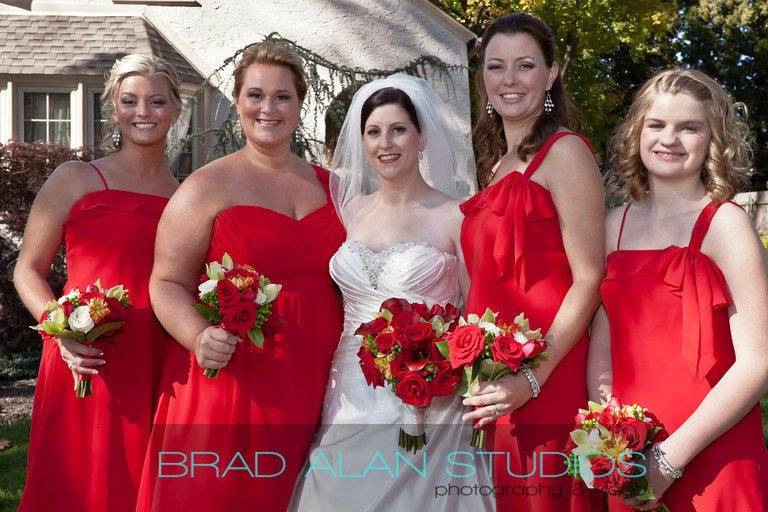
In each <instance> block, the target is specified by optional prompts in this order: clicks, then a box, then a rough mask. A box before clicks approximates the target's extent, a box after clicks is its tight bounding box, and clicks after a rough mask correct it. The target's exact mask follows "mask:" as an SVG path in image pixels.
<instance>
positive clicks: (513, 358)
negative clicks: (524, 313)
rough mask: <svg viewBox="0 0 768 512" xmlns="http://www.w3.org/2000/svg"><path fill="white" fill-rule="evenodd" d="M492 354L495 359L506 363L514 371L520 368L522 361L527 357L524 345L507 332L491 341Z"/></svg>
mask: <svg viewBox="0 0 768 512" xmlns="http://www.w3.org/2000/svg"><path fill="white" fill-rule="evenodd" d="M491 355H493V360H494V361H496V362H499V363H504V364H505V365H507V366H508V367H509V368H510V369H511V370H512V371H517V370H519V369H520V363H522V362H523V359H524V358H525V355H524V354H523V347H521V346H520V344H519V343H518V342H516V341H515V338H513V337H512V336H507V335H506V334H502V335H501V336H498V337H497V338H496V339H495V340H494V341H493V343H491Z"/></svg>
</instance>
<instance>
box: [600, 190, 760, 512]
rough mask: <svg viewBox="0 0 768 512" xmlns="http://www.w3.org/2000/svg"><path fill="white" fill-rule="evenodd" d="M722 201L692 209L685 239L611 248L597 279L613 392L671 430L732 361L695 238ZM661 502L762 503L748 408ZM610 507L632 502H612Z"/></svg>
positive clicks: (723, 314)
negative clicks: (684, 243)
mask: <svg viewBox="0 0 768 512" xmlns="http://www.w3.org/2000/svg"><path fill="white" fill-rule="evenodd" d="M721 204H722V203H721V202H712V203H710V204H708V205H707V206H706V207H705V208H704V209H703V210H702V212H701V213H700V214H699V217H698V219H697V220H696V224H695V225H694V228H693V233H692V234H691V240H690V243H689V245H688V247H677V246H674V245H673V246H669V247H667V248H666V249H648V250H622V249H621V248H620V244H621V232H622V231H623V227H624V220H626V218H627V211H628V210H629V206H627V208H626V209H625V210H624V219H622V228H621V230H620V232H619V238H618V242H617V250H616V251H614V252H612V253H611V254H609V255H608V259H607V275H606V278H605V280H604V281H603V284H602V286H601V288H600V293H601V295H602V298H603V306H604V308H605V311H606V313H607V315H608V320H609V323H610V332H611V361H612V368H613V391H614V393H615V394H616V396H618V397H619V398H620V399H621V400H622V401H623V402H627V403H638V404H640V405H642V406H643V407H647V408H648V410H649V411H651V412H652V413H654V414H655V415H656V416H657V417H658V418H659V420H660V421H661V422H662V423H663V424H664V426H665V427H666V429H667V431H668V432H670V433H671V432H674V431H675V430H676V429H677V428H678V427H680V425H681V424H682V423H683V422H684V421H685V420H686V419H688V417H689V416H690V415H691V414H692V413H693V411H694V410H695V409H696V408H697V407H698V406H699V404H700V403H701V401H702V400H703V399H704V397H705V396H706V395H707V393H709V391H710V390H711V389H712V388H713V387H714V386H715V384H717V382H718V381H719V380H720V378H721V377H722V376H723V374H724V373H725V372H726V371H727V370H728V368H730V366H731V365H732V364H733V363H734V360H735V356H734V350H733V342H732V341H731V331H730V326H729V323H728V320H729V318H728V317H729V315H728V306H730V304H731V299H730V295H729V293H728V285H727V284H726V282H725V278H724V277H723V274H722V273H721V271H720V269H719V268H718V267H717V265H715V263H714V262H713V261H712V260H711V259H710V258H709V257H708V256H707V255H706V254H704V253H702V252H701V242H702V240H703V239H704V236H705V235H706V233H707V229H708V228H709V224H710V222H711V220H712V217H713V216H714V215H715V212H716V211H717V209H718V208H719V207H720V205H721ZM662 502H663V503H664V504H665V505H667V506H668V507H669V509H670V510H672V511H674V512H693V511H697V512H704V511H707V512H709V511H711V512H716V511H717V512H724V511H725V512H727V511H732V512H737V511H739V512H740V511H747V510H748V511H750V512H759V511H761V510H768V454H767V453H766V448H765V444H764V441H763V435H762V426H761V416H760V407H759V406H757V405H755V407H754V408H753V409H752V410H751V411H750V412H748V413H747V415H746V416H745V417H744V418H743V419H742V420H741V421H739V423H737V424H736V425H735V426H733V427H732V428H731V429H730V430H729V431H728V432H726V433H725V434H723V435H722V436H720V437H719V438H718V439H716V440H715V441H713V442H712V443H711V444H710V445H709V446H707V447H706V448H705V449H704V450H703V451H702V452H701V453H699V455H697V456H696V457H695V458H694V459H693V460H692V461H691V462H690V463H689V464H688V466H687V467H686V468H685V472H684V473H683V476H682V478H681V479H680V480H679V481H677V482H675V483H674V484H672V486H671V487H670V488H669V490H667V492H666V493H665V494H664V496H663V499H662ZM611 509H612V510H626V511H630V510H632V509H630V508H629V507H626V506H624V505H622V504H620V503H619V502H618V501H612V503H611Z"/></svg>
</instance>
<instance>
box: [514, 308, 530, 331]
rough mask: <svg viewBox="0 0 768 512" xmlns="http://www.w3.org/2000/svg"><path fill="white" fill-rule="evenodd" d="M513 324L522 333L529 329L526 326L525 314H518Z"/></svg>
mask: <svg viewBox="0 0 768 512" xmlns="http://www.w3.org/2000/svg"><path fill="white" fill-rule="evenodd" d="M513 322H514V323H515V324H516V325H517V326H518V327H519V328H520V330H521V331H523V332H524V333H526V332H528V331H529V330H530V328H531V326H530V325H529V324H528V319H527V318H525V313H520V314H519V315H517V316H516V317H515V319H514V320H513Z"/></svg>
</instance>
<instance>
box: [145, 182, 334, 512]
mask: <svg viewBox="0 0 768 512" xmlns="http://www.w3.org/2000/svg"><path fill="white" fill-rule="evenodd" d="M315 173H316V176H317V178H318V180H319V181H320V182H321V184H322V185H323V187H324V188H325V190H326V194H328V172H327V171H325V170H324V169H322V168H315ZM344 238H345V231H344V228H343V226H342V224H341V222H340V221H339V219H338V217H337V216H336V210H335V208H334V206H333V204H332V202H331V200H330V196H328V202H327V204H325V205H324V206H322V207H321V208H319V209H317V210H315V211H314V212H312V213H310V214H309V215H307V216H306V217H303V218H301V219H299V220H296V219H294V218H292V217H289V216H286V215H283V214H281V213H278V212H275V211H273V210H269V209H266V208H262V207H259V206H233V207H231V208H227V209H226V210H224V211H222V212H221V213H219V215H218V216H217V217H216V219H215V221H214V224H213V236H212V238H211V245H210V248H209V252H208V256H207V261H211V260H216V261H221V258H222V256H223V254H224V253H225V252H227V253H229V255H230V256H232V258H233V260H234V261H235V262H236V263H241V264H248V265H251V266H252V267H254V268H255V269H256V270H258V271H259V272H261V273H263V274H264V275H266V276H268V277H269V278H270V279H271V280H272V281H273V282H275V283H280V284H282V285H283V288H282V290H281V292H280V294H279V295H278V297H277V299H276V301H275V303H274V308H273V313H272V317H273V318H274V319H275V320H277V322H278V323H279V325H278V326H277V328H276V329H275V330H274V332H273V333H272V334H267V336H266V340H265V343H264V348H263V349H258V348H257V347H256V346H255V345H253V344H252V343H241V344H239V345H238V346H237V348H236V350H235V352H234V354H233V356H232V359H231V360H230V361H229V364H228V365H227V366H226V367H225V368H223V369H222V370H221V371H220V372H219V376H218V377H216V378H214V379H210V378H207V377H205V376H204V375H203V370H202V369H201V368H200V367H199V366H198V364H197V362H196V360H195V356H194V354H192V353H191V352H188V351H186V350H184V349H183V348H181V346H180V345H178V346H177V347H176V348H175V349H174V350H173V351H172V353H171V354H170V355H169V357H168V358H167V365H168V367H167V368H166V370H167V371H168V375H167V377H168V382H167V385H166V384H165V383H164V386H163V387H164V389H163V393H162V395H161V398H160V404H159V407H158V411H157V416H156V420H155V421H156V424H155V428H154V430H153V433H152V440H151V443H150V449H149V450H148V453H147V463H146V465H145V468H144V474H143V476H142V482H141V490H140V493H139V494H140V497H139V501H138V505H137V510H139V511H148V510H153V511H160V512H176V511H183V512H189V511H190V510H211V511H213V510H228V511H231V512H237V511H246V510H248V511H250V510H255V509H258V510H275V511H278V510H285V509H286V507H287V505H288V501H289V500H290V497H291V491H292V490H293V485H294V482H295V480H296V477H297V475H298V472H299V470H300V469H301V467H302V465H303V464H304V461H305V459H306V456H307V453H308V451H309V446H310V443H311V441H312V438H313V436H314V434H315V430H316V429H317V426H318V424H319V421H320V413H321V408H322V401H323V395H324V391H325V385H326V382H327V379H328V372H329V369H330V363H331V359H332V357H333V353H334V351H335V349H336V344H337V343H338V340H339V337H340V334H341V330H342V318H343V311H342V304H341V296H340V294H339V292H338V290H337V288H336V286H335V284H334V283H333V281H332V280H331V277H330V274H329V271H328V263H329V261H330V258H331V256H332V255H333V254H334V253H335V252H336V250H337V249H338V248H339V246H340V245H341V243H342V242H343V241H344ZM164 379H165V377H164Z"/></svg>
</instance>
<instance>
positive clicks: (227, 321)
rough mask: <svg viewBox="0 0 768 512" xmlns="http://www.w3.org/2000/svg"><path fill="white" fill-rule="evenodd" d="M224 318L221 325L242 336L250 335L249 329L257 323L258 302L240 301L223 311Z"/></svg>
mask: <svg viewBox="0 0 768 512" xmlns="http://www.w3.org/2000/svg"><path fill="white" fill-rule="evenodd" d="M222 313H223V314H224V318H223V319H222V321H221V326H222V327H223V328H224V329H225V330H227V331H229V332H231V333H234V334H238V335H240V337H241V338H247V337H248V331H250V330H251V328H252V327H253V326H254V324H255V323H256V304H254V303H253V302H239V303H237V304H236V305H234V306H232V307H231V308H228V309H226V310H225V311H223V312H222Z"/></svg>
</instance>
